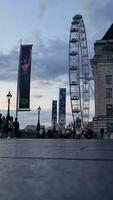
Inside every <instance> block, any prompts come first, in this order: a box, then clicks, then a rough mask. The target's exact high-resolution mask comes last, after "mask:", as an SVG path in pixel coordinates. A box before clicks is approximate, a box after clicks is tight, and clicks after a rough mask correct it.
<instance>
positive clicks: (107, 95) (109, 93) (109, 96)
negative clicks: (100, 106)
mask: <svg viewBox="0 0 113 200" xmlns="http://www.w3.org/2000/svg"><path fill="white" fill-rule="evenodd" d="M106 98H107V99H108V98H112V88H106Z"/></svg>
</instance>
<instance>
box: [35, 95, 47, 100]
mask: <svg viewBox="0 0 113 200" xmlns="http://www.w3.org/2000/svg"><path fill="white" fill-rule="evenodd" d="M44 96H45V95H34V97H35V98H37V99H40V98H43V97H44Z"/></svg>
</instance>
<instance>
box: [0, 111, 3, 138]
mask: <svg viewBox="0 0 113 200" xmlns="http://www.w3.org/2000/svg"><path fill="white" fill-rule="evenodd" d="M2 123H3V120H2V114H1V113H0V137H1V136H2V133H1V125H2Z"/></svg>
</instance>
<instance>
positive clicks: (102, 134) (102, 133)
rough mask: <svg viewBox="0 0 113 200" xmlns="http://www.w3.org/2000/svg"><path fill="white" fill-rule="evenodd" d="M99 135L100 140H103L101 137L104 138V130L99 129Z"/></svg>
mask: <svg viewBox="0 0 113 200" xmlns="http://www.w3.org/2000/svg"><path fill="white" fill-rule="evenodd" d="M100 135H101V139H103V137H104V128H101V129H100Z"/></svg>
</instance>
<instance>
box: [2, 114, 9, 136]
mask: <svg viewBox="0 0 113 200" xmlns="http://www.w3.org/2000/svg"><path fill="white" fill-rule="evenodd" d="M2 121H3V122H2V125H1V133H2V136H1V137H2V138H7V136H8V119H7V118H5V117H3V118H2Z"/></svg>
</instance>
